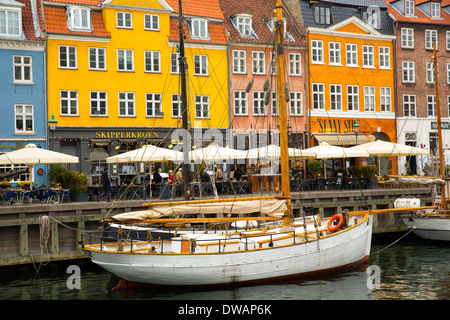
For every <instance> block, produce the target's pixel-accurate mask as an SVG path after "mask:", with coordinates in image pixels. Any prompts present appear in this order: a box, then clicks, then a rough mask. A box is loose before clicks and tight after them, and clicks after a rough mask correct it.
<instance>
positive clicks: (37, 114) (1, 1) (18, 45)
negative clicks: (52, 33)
mask: <svg viewBox="0 0 450 320" xmlns="http://www.w3.org/2000/svg"><path fill="white" fill-rule="evenodd" d="M40 5H41V1H40V0H28V1H26V0H0V74H1V77H0V97H1V102H0V110H1V114H2V122H1V124H2V125H1V126H0V153H1V152H8V151H13V150H16V149H21V148H23V147H24V146H25V145H26V144H28V143H33V144H35V145H36V146H37V147H39V148H44V149H45V148H47V143H46V125H47V123H46V119H45V115H46V110H45V60H44V50H45V36H44V34H43V20H42V15H41V12H40ZM24 168H26V167H22V166H20V165H6V166H0V173H3V172H7V171H9V170H11V169H13V170H18V169H24ZM45 170H46V167H45V166H43V165H38V166H35V168H34V181H35V182H37V183H38V184H42V183H44V182H46V176H47V175H46V172H45ZM14 179H15V180H29V174H21V175H19V176H15V178H14Z"/></svg>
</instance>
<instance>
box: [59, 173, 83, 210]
mask: <svg viewBox="0 0 450 320" xmlns="http://www.w3.org/2000/svg"><path fill="white" fill-rule="evenodd" d="M56 181H57V182H58V183H60V184H61V186H62V187H64V188H67V189H69V190H70V197H71V200H72V201H78V202H86V201H88V198H89V196H88V193H87V187H88V185H89V178H88V177H87V176H86V174H84V173H80V172H76V171H66V172H61V173H60V174H58V176H57V177H56Z"/></svg>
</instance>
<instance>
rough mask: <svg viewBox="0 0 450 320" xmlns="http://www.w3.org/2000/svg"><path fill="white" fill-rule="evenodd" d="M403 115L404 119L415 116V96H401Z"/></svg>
mask: <svg viewBox="0 0 450 320" xmlns="http://www.w3.org/2000/svg"><path fill="white" fill-rule="evenodd" d="M403 115H404V116H405V117H415V116H416V95H414V94H404V95H403Z"/></svg>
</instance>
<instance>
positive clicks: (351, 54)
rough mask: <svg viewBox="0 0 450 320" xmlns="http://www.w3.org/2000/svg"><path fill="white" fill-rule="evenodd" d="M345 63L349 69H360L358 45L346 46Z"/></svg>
mask: <svg viewBox="0 0 450 320" xmlns="http://www.w3.org/2000/svg"><path fill="white" fill-rule="evenodd" d="M345 61H346V66H347V67H358V45H357V44H355V43H346V44H345Z"/></svg>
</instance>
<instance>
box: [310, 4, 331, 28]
mask: <svg viewBox="0 0 450 320" xmlns="http://www.w3.org/2000/svg"><path fill="white" fill-rule="evenodd" d="M314 21H315V23H316V24H323V25H329V24H331V7H330V6H327V5H321V4H316V5H314Z"/></svg>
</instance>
